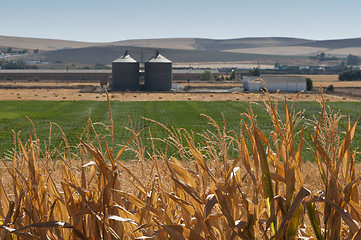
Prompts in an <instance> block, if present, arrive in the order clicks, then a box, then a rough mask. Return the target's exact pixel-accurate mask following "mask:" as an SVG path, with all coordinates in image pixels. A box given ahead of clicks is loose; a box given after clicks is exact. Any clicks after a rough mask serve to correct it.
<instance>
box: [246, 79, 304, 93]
mask: <svg viewBox="0 0 361 240" xmlns="http://www.w3.org/2000/svg"><path fill="white" fill-rule="evenodd" d="M260 79H262V80H263V81H264V82H265V84H266V86H267V89H268V91H270V92H276V91H277V90H279V91H281V92H300V91H306V89H307V88H306V78H305V77H302V76H261V77H258V76H244V77H243V88H244V90H245V91H260V90H261V89H264V88H265V87H264V86H263V83H262V81H261V80H260Z"/></svg>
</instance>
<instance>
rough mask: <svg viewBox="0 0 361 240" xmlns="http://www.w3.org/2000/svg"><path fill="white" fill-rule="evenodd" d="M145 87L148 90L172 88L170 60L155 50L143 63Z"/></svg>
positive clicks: (167, 89)
mask: <svg viewBox="0 0 361 240" xmlns="http://www.w3.org/2000/svg"><path fill="white" fill-rule="evenodd" d="M144 69H145V80H144V85H145V89H146V90H149V91H169V90H170V89H171V88H172V78H173V75H172V61H170V60H168V59H167V58H165V57H163V56H162V55H160V54H159V52H156V55H155V56H154V57H152V58H151V59H149V60H148V61H147V62H145V64H144Z"/></svg>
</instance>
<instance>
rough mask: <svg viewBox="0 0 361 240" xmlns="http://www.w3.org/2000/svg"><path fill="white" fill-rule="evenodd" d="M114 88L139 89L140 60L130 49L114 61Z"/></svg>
mask: <svg viewBox="0 0 361 240" xmlns="http://www.w3.org/2000/svg"><path fill="white" fill-rule="evenodd" d="M112 88H113V89H118V90H138V89H139V62H137V61H136V60H134V59H133V58H132V57H131V56H130V55H129V54H128V51H126V52H125V53H124V55H123V56H122V57H120V58H117V59H115V60H114V61H113V62H112Z"/></svg>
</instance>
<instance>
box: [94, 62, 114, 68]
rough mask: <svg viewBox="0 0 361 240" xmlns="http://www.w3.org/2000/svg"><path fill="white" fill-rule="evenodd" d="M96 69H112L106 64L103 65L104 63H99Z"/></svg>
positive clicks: (95, 66)
mask: <svg viewBox="0 0 361 240" xmlns="http://www.w3.org/2000/svg"><path fill="white" fill-rule="evenodd" d="M94 68H95V69H110V67H109V66H107V65H105V64H102V63H97V64H95V65H94Z"/></svg>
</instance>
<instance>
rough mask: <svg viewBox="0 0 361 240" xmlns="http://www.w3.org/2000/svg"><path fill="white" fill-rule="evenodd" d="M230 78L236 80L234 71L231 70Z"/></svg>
mask: <svg viewBox="0 0 361 240" xmlns="http://www.w3.org/2000/svg"><path fill="white" fill-rule="evenodd" d="M231 80H236V71H234V70H232V73H231Z"/></svg>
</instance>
